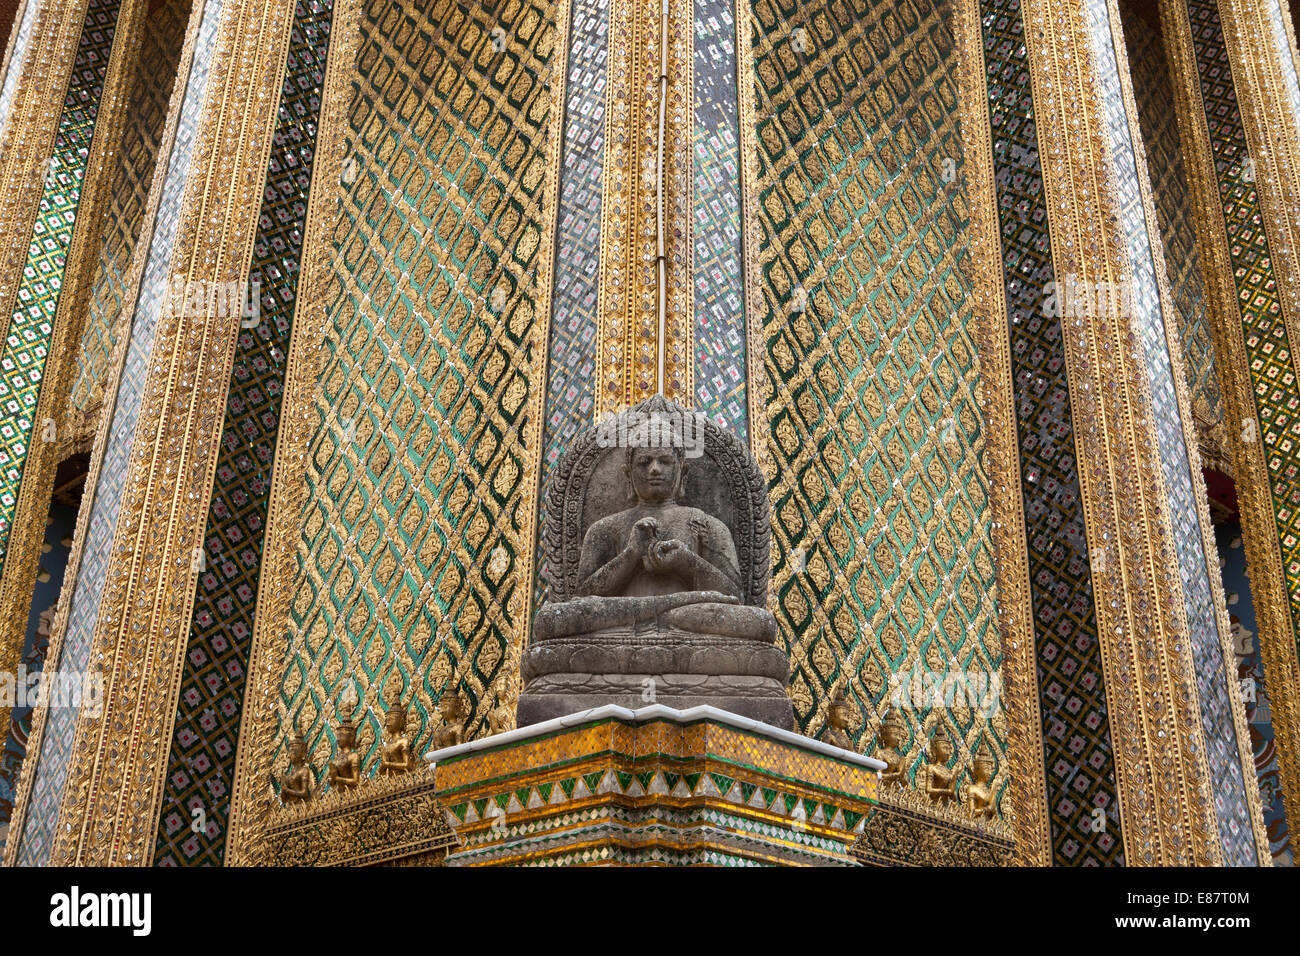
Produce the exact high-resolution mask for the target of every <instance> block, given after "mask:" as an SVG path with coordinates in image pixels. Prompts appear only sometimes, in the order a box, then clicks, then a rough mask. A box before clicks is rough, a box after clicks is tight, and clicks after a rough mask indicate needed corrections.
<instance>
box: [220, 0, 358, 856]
mask: <svg viewBox="0 0 1300 956" xmlns="http://www.w3.org/2000/svg"><path fill="white" fill-rule="evenodd" d="M361 11H362V5H361V0H336V6H335V10H334V23H333V25H332V26H331V28H330V34H331V41H330V44H331V49H330V54H329V61H328V63H327V64H326V68H325V82H324V85H323V87H322V93H321V95H322V97H323V100H322V112H321V119H320V130H319V133H318V136H317V154H316V163H317V166H316V169H315V170H314V172H313V175H312V178H313V180H314V183H313V185H314V187H315V188H313V189H312V191H311V195H310V197H309V199H308V209H307V218H306V227H305V230H304V237H305V241H304V243H303V261H302V271H301V273H300V279H299V288H300V291H299V294H298V309H297V311H296V313H295V314H294V319H293V329H292V331H291V333H290V340H289V354H288V356H287V359H286V362H287V366H286V369H285V386H284V398H283V405H282V408H283V411H282V413H281V416H280V434H279V436H278V438H277V442H276V455H275V467H274V470H273V472H272V475H271V493H270V497H269V499H268V503H267V526H266V537H265V539H264V544H263V548H262V575H261V578H260V580H259V582H258V589H257V608H256V611H255V614H254V618H253V621H254V624H253V639H252V646H251V649H250V651H249V660H248V675H249V676H248V682H247V684H246V690H245V692H244V707H243V711H242V713H241V714H240V726H239V743H238V747H237V749H236V754H235V772H234V778H233V780H232V782H231V793H230V816H229V819H228V821H227V825H226V855H225V862H226V864H227V865H234V864H238V863H248V862H252V860H251V857H252V854H253V852H254V850H255V849H256V846H255V842H256V840H257V839H258V838H259V836H260V834H261V832H262V828H263V827H264V825H265V821H266V816H267V813H268V812H269V811H270V809H271V808H272V806H273V805H274V801H273V799H272V798H273V796H274V794H273V792H272V790H271V788H270V785H269V781H270V772H271V755H272V754H273V753H274V750H275V742H274V739H273V735H274V731H275V704H276V702H277V692H278V690H279V680H280V678H281V676H282V672H283V665H284V663H285V660H286V655H287V651H288V642H287V641H286V640H285V634H286V633H287V632H286V626H285V625H286V622H287V621H288V618H289V604H290V599H291V597H292V588H293V582H294V575H295V570H296V563H295V556H296V554H297V542H298V538H299V536H300V535H301V533H302V514H303V508H304V505H305V500H306V490H307V489H306V483H305V480H304V472H305V468H306V463H307V448H308V445H309V444H310V441H311V435H312V415H311V412H312V409H313V404H314V403H313V399H314V396H315V394H316V390H317V387H318V386H317V375H318V374H319V372H320V369H321V366H322V363H323V360H324V349H323V346H322V343H323V341H324V325H325V322H326V321H327V318H328V310H329V306H328V302H327V298H326V293H327V290H328V287H329V285H330V283H331V280H332V278H333V275H334V272H333V269H334V267H335V265H336V263H337V259H338V255H339V253H338V251H337V250H336V249H335V248H334V246H333V243H332V241H331V238H330V237H331V235H332V233H333V231H334V227H335V225H336V224H337V221H338V218H339V215H340V209H341V207H340V205H339V184H340V183H341V181H342V174H343V173H342V171H343V159H344V156H343V154H344V149H345V145H346V141H347V124H346V115H347V108H348V104H349V101H350V99H351V97H350V93H351V76H352V71H353V70H354V69H355V65H356V63H355V61H356V54H357V51H358V50H359V48H360V45H361Z"/></svg>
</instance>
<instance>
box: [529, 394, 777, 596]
mask: <svg viewBox="0 0 1300 956" xmlns="http://www.w3.org/2000/svg"><path fill="white" fill-rule="evenodd" d="M652 418H656V419H659V420H661V421H665V422H668V423H671V424H673V425H681V426H682V427H683V431H684V432H685V434H683V435H682V440H683V442H684V443H685V444H686V446H687V447H686V456H687V457H686V480H685V488H684V489H683V491H682V493H681V494H679V496H678V498H677V500H678V501H679V502H680V503H681V504H684V505H690V506H692V507H695V508H699V509H700V510H701V511H704V512H706V513H708V514H711V515H714V516H715V517H717V518H719V519H721V521H722V522H723V524H725V525H726V526H727V527H728V528H729V529H730V530H731V533H732V537H733V539H734V540H735V543H736V558H737V561H738V564H739V567H740V575H741V581H742V585H743V594H742V600H743V603H745V604H748V605H752V606H754V607H766V606H767V585H768V581H769V580H770V578H771V573H772V572H771V564H770V562H771V557H770V550H769V544H768V542H769V539H770V536H771V517H770V508H769V505H768V500H767V480H766V479H765V478H764V477H763V472H762V470H761V469H759V467H758V463H757V462H755V461H754V459H753V457H752V456H751V455H750V454H749V450H748V449H747V448H746V447H745V446H744V444H743V443H742V442H741V441H740V439H739V438H737V437H736V436H735V435H734V434H732V433H731V432H729V431H726V430H725V429H722V428H719V427H718V426H717V425H715V424H714V423H713V422H711V421H709V420H708V419H707V418H706V417H705V416H704V415H703V414H701V413H700V412H694V411H690V410H688V409H685V408H683V407H682V406H680V405H678V404H677V403H676V402H672V401H669V400H668V399H666V398H664V397H663V396H662V395H656V396H654V397H653V398H648V399H646V400H645V401H644V402H641V403H640V404H638V405H635V406H633V407H632V408H629V409H628V410H627V411H625V412H622V413H620V414H619V415H615V416H611V417H610V418H607V419H605V420H604V421H602V422H600V423H598V424H596V425H593V426H592V427H590V428H588V429H586V430H584V431H583V432H581V433H579V434H578V436H577V437H576V438H575V439H574V440H573V443H572V444H571V445H570V446H569V450H568V452H567V453H566V454H565V455H564V457H563V458H561V459H560V463H559V466H558V467H557V468H556V472H555V476H554V477H553V478H552V480H551V483H550V486H549V487H548V489H547V493H546V520H545V525H544V527H543V529H542V547H543V549H545V552H546V570H545V576H546V581H547V584H548V585H549V586H550V594H549V596H548V600H549V601H551V602H558V601H567V600H569V599H570V598H573V597H575V596H576V595H577V589H578V561H579V557H580V554H581V551H582V539H583V535H585V534H586V533H587V529H588V528H589V527H590V526H591V525H592V524H593V523H594V522H595V521H596V520H597V519H599V518H602V517H604V516H605V515H606V514H609V513H611V512H613V511H618V510H620V509H621V508H624V507H627V506H628V505H629V504H631V503H632V502H631V499H630V498H629V499H628V500H627V501H621V502H611V501H609V500H605V501H601V500H594V499H593V496H590V495H588V494H587V491H588V490H589V489H591V488H593V487H596V486H597V485H599V484H601V482H598V481H593V478H596V477H598V476H602V475H604V474H605V473H607V472H610V471H617V470H619V469H621V468H622V466H623V462H624V460H625V454H626V446H625V444H623V442H622V439H623V438H625V436H626V435H627V433H628V432H629V431H630V430H631V429H633V428H635V427H636V426H637V425H638V424H639V423H641V422H645V421H649V420H651V419H652ZM679 434H681V432H679ZM609 484H613V485H614V486H616V487H622V486H625V485H626V482H625V481H624V480H623V479H622V477H621V474H620V475H619V477H618V481H617V482H616V483H615V482H610V483H609Z"/></svg>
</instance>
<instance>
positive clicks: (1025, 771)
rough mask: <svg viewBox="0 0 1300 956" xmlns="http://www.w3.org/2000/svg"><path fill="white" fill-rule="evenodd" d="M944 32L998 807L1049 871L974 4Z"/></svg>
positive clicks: (965, 3)
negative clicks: (966, 244)
mask: <svg viewBox="0 0 1300 956" xmlns="http://www.w3.org/2000/svg"><path fill="white" fill-rule="evenodd" d="M953 26H954V30H953V33H954V36H955V38H956V41H957V61H958V68H959V70H960V71H961V83H960V84H959V87H960V90H959V92H960V96H961V106H960V111H961V112H960V119H961V130H962V151H963V153H964V156H965V163H964V165H965V166H966V168H967V170H969V173H968V174H967V177H966V180H967V184H968V185H967V191H968V196H969V199H970V205H971V227H970V234H971V259H972V262H973V264H974V268H975V283H974V285H975V296H976V300H975V315H976V321H977V330H976V332H977V335H976V341H977V344H978V346H979V363H980V376H979V389H980V400H981V406H982V407H983V409H984V421H985V435H986V441H987V442H988V450H989V456H990V458H991V462H992V465H991V467H990V469H989V476H990V482H989V484H990V487H989V501H990V505H991V507H992V511H993V516H994V522H993V533H992V537H993V543H994V547H995V549H996V554H997V558H998V560H997V595H998V618H999V621H998V624H999V631H1000V635H1001V641H1002V672H1001V673H1002V685H1003V690H1004V696H1003V706H1004V707H1005V708H1006V713H1007V723H1008V725H1009V726H1011V727H1015V728H1016V732H1015V733H1013V734H1012V735H1011V739H1010V741H1009V742H1008V745H1007V759H1008V762H1009V763H1010V765H1011V787H1010V789H1009V791H1008V793H1007V798H1008V799H1006V800H1005V801H1004V803H1003V815H1004V818H1005V819H1007V820H1008V821H1009V822H1010V823H1011V825H1012V827H1013V832H1014V836H1015V855H1016V859H1017V862H1019V863H1022V864H1025V865H1033V866H1047V865H1050V864H1051V862H1052V837H1051V824H1050V817H1049V813H1048V802H1047V776H1046V769H1045V767H1044V764H1043V720H1042V715H1041V712H1040V707H1039V699H1038V661H1037V654H1036V638H1035V634H1034V627H1033V605H1032V603H1031V599H1030V589H1029V588H1030V584H1029V560H1028V554H1029V543H1028V540H1027V538H1026V535H1025V511H1024V498H1023V496H1022V495H1021V491H1020V489H1021V477H1020V446H1019V438H1018V434H1017V427H1016V405H1015V398H1016V397H1015V387H1014V381H1013V378H1012V371H1011V340H1010V335H1009V331H1008V330H1009V325H1008V321H1009V320H1008V315H1007V301H1006V296H1005V295H1004V293H1003V289H1004V286H1005V279H1004V276H1005V274H1006V271H1005V266H1004V263H1003V260H1002V243H1001V239H1000V233H999V218H998V205H997V189H996V185H995V181H994V170H993V139H992V130H991V128H990V125H989V111H988V98H987V94H986V92H985V91H986V87H985V77H986V76H987V73H986V69H985V61H984V42H983V30H982V27H981V17H980V3H979V0H961V2H960V3H957V4H954V24H953ZM999 477H1000V479H1001V480H999Z"/></svg>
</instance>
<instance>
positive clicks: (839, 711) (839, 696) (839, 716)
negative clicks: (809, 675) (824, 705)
mask: <svg viewBox="0 0 1300 956" xmlns="http://www.w3.org/2000/svg"><path fill="white" fill-rule="evenodd" d="M851 723H852V718H851V715H850V709H849V702H848V701H847V700H846V699H845V697H844V692H843V691H837V692H836V694H835V696H834V697H833V698H832V699H831V709H830V712H829V713H828V714H827V715H826V728H825V729H824V730H823V731H822V742H823V743H827V744H830V745H831V746H832V747H839V748H840V749H841V750H854V749H855V748H854V746H853V741H852V740H850V739H849V726H850V724H851Z"/></svg>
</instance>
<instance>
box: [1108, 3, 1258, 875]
mask: <svg viewBox="0 0 1300 956" xmlns="http://www.w3.org/2000/svg"><path fill="white" fill-rule="evenodd" d="M1107 3H1108V6H1109V17H1110V28H1111V31H1110V32H1111V45H1112V48H1113V49H1114V51H1115V61H1116V64H1117V65H1118V67H1119V84H1120V91H1121V93H1122V95H1123V97H1124V109H1125V113H1126V115H1127V118H1128V128H1129V139H1130V141H1131V143H1132V145H1133V162H1134V166H1135V167H1136V170H1137V177H1138V189H1139V191H1140V192H1141V195H1142V210H1143V215H1144V217H1145V221H1146V224H1147V236H1148V239H1149V242H1150V249H1151V257H1152V262H1153V265H1154V268H1155V277H1156V283H1157V285H1158V287H1159V292H1160V309H1161V315H1162V317H1163V326H1164V332H1165V335H1164V342H1165V348H1166V349H1167V350H1168V352H1169V364H1170V371H1171V373H1172V376H1173V380H1174V392H1175V396H1176V399H1177V402H1178V420H1179V424H1180V426H1181V430H1182V435H1183V445H1184V447H1185V448H1186V451H1187V467H1188V470H1189V473H1190V475H1191V482H1192V497H1193V498H1194V499H1195V501H1194V504H1195V506H1196V518H1197V521H1198V522H1199V525H1200V529H1201V554H1202V557H1203V558H1204V560H1205V571H1206V577H1207V578H1208V580H1209V584H1210V601H1211V604H1212V606H1213V609H1214V616H1215V626H1216V628H1217V633H1218V638H1219V640H1218V647H1219V653H1220V655H1221V659H1222V661H1223V665H1224V671H1223V673H1222V674H1221V675H1220V679H1222V680H1224V681H1225V682H1226V684H1227V691H1228V703H1229V706H1230V707H1231V711H1232V712H1231V717H1232V726H1233V733H1234V735H1235V737H1236V741H1237V760H1238V763H1239V764H1240V765H1241V775H1242V782H1243V786H1244V794H1243V795H1244V798H1245V801H1246V812H1247V813H1248V814H1249V815H1250V825H1251V834H1252V838H1253V840H1254V844H1255V858H1256V860H1257V861H1258V862H1259V864H1260V865H1261V866H1271V865H1272V856H1271V855H1270V853H1269V848H1268V831H1267V830H1266V829H1265V826H1264V808H1263V804H1262V802H1261V801H1260V796H1259V778H1258V777H1257V776H1256V774H1255V755H1254V751H1253V748H1252V747H1251V743H1250V728H1249V726H1248V724H1247V723H1246V707H1245V704H1244V703H1243V701H1242V699H1241V686H1240V684H1239V682H1238V681H1237V670H1236V660H1237V658H1236V655H1235V653H1234V652H1233V643H1232V626H1231V623H1230V621H1229V618H1228V605H1227V600H1226V598H1225V597H1224V592H1223V577H1222V575H1221V574H1219V572H1218V566H1219V551H1218V546H1217V545H1216V544H1215V542H1214V531H1213V529H1212V528H1211V524H1210V507H1209V495H1208V493H1207V492H1206V490H1205V478H1204V471H1203V469H1202V465H1201V454H1200V447H1199V442H1198V439H1197V435H1196V428H1195V424H1194V421H1195V420H1194V418H1193V416H1192V404H1191V396H1190V394H1189V392H1188V386H1187V369H1186V366H1185V364H1184V362H1183V345H1182V340H1181V338H1180V336H1179V334H1178V327H1177V323H1176V321H1175V318H1174V317H1175V316H1176V315H1177V307H1176V306H1175V304H1174V297H1173V292H1172V290H1171V289H1170V286H1169V276H1168V272H1167V270H1166V267H1165V254H1164V240H1163V238H1162V236H1161V235H1160V228H1159V225H1158V220H1157V218H1156V211H1155V197H1154V195H1153V188H1152V185H1151V179H1150V176H1149V175H1148V173H1147V170H1148V166H1147V157H1146V147H1145V145H1144V144H1143V142H1142V131H1141V125H1140V122H1139V119H1138V111H1137V102H1136V99H1135V97H1134V94H1133V81H1132V76H1133V74H1132V71H1131V70H1130V68H1129V62H1128V48H1127V45H1126V44H1125V43H1124V38H1123V34H1122V27H1121V20H1120V14H1119V8H1118V5H1117V4H1116V2H1115V0H1107ZM1162 507H1163V508H1164V509H1165V513H1166V514H1168V513H1169V510H1168V501H1167V500H1165V501H1164V502H1163V503H1162ZM1210 797H1211V799H1210V801H1209V803H1208V807H1213V806H1214V802H1213V799H1212V797H1213V794H1212V793H1211V794H1210ZM1218 832H1221V831H1218Z"/></svg>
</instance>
